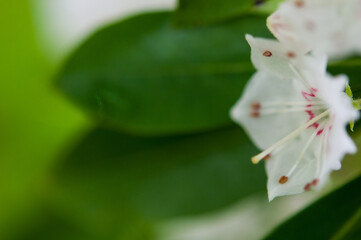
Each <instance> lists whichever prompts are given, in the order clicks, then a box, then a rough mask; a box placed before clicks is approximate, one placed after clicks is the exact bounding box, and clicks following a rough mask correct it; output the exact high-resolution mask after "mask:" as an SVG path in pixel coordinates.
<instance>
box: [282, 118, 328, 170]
mask: <svg viewBox="0 0 361 240" xmlns="http://www.w3.org/2000/svg"><path fill="white" fill-rule="evenodd" d="M321 125H322V126H324V125H325V124H321ZM321 128H322V127H321ZM318 129H319V128H316V130H315V131H314V132H313V133H312V135H311V137H310V138H309V139H308V141H307V142H306V144H305V146H304V147H303V149H302V151H301V153H300V155H299V156H298V158H297V161H296V162H295V163H294V164H293V166H292V168H291V169H290V171H289V172H288V173H287V175H286V176H288V177H290V176H291V175H292V174H293V172H294V171H295V170H296V168H297V167H298V165H299V164H300V162H301V161H302V158H303V156H304V155H305V153H306V151H307V149H308V148H309V147H310V145H311V143H312V141H313V140H314V139H315V137H316V136H317V133H318V132H319V130H318Z"/></svg>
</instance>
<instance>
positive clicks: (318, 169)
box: [315, 127, 331, 178]
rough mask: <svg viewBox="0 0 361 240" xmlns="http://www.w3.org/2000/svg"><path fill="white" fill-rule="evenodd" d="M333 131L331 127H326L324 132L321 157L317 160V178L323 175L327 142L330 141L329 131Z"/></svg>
mask: <svg viewBox="0 0 361 240" xmlns="http://www.w3.org/2000/svg"><path fill="white" fill-rule="evenodd" d="M330 130H331V129H330V128H329V127H324V131H323V134H322V138H321V145H320V153H319V157H318V158H317V165H316V172H315V176H316V178H319V177H320V175H321V171H322V168H321V166H322V163H323V162H324V161H325V159H326V149H327V148H326V146H327V140H328V135H329V131H330Z"/></svg>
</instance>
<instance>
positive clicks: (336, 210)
mask: <svg viewBox="0 0 361 240" xmlns="http://www.w3.org/2000/svg"><path fill="white" fill-rule="evenodd" d="M360 188H361V177H358V178H357V179H355V180H354V181H352V182H350V183H348V184H347V185H345V186H344V187H342V188H340V189H338V190H336V191H335V192H332V193H331V194H329V195H327V196H326V197H324V198H322V199H320V200H319V201H317V202H315V203H314V204H312V205H311V206H310V207H308V208H306V209H305V210H303V211H302V212H300V213H299V214H297V215H296V216H294V217H293V218H291V219H290V220H288V221H286V222H285V223H284V224H282V225H281V226H280V227H279V228H277V229H276V230H275V231H274V232H273V233H272V234H271V235H269V236H268V237H267V238H266V239H267V240H272V239H277V240H281V239H294V240H297V239H302V240H303V239H332V240H339V239H342V240H346V239H350V240H351V239H359V237H360V235H359V234H360V232H361V194H360Z"/></svg>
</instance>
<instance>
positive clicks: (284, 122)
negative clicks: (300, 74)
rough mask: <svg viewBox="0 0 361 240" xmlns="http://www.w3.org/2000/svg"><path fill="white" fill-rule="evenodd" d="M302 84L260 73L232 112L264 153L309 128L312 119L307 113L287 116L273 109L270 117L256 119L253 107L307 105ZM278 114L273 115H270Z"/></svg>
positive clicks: (263, 116) (301, 112) (280, 110)
mask: <svg viewBox="0 0 361 240" xmlns="http://www.w3.org/2000/svg"><path fill="white" fill-rule="evenodd" d="M301 92H302V90H301V89H300V86H299V83H298V82H297V81H296V80H293V79H285V78H280V77H278V76H277V75H273V74H271V73H267V72H264V71H259V72H257V73H256V74H255V75H254V76H253V77H252V78H251V80H250V81H249V82H248V84H247V86H246V88H245V90H244V93H243V96H242V97H241V99H240V100H239V101H238V102H237V103H236V104H235V105H234V107H233V108H232V110H231V117H232V119H233V120H234V121H235V122H237V123H239V124H240V125H242V126H243V127H244V128H245V130H246V131H247V133H248V134H249V136H250V137H251V139H252V140H253V142H254V143H255V144H256V146H257V147H259V148H260V149H265V148H267V147H269V146H271V145H272V144H273V143H275V142H276V141H278V140H280V139H281V138H283V137H285V136H286V135H288V134H289V133H290V132H292V131H293V130H295V129H296V128H298V127H299V126H300V125H303V124H305V122H307V120H308V119H309V116H308V115H307V113H306V112H305V111H303V110H300V111H296V112H287V111H284V112H282V110H284V108H281V109H279V108H278V109H277V108H272V107H269V108H268V109H266V110H265V111H266V114H262V109H260V114H259V116H258V117H255V116H252V111H253V110H252V104H254V103H259V104H260V105H261V107H262V105H264V106H266V105H269V106H270V105H271V106H272V104H273V103H276V104H277V103H285V104H286V103H293V102H304V101H305V99H304V98H303V97H302V94H301ZM272 109H273V110H274V111H275V113H270V111H273V110H272Z"/></svg>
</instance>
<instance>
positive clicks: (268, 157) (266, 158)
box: [262, 154, 271, 161]
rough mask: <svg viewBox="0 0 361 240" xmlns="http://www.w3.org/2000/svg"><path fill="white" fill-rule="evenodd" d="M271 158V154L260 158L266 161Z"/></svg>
mask: <svg viewBox="0 0 361 240" xmlns="http://www.w3.org/2000/svg"><path fill="white" fill-rule="evenodd" d="M270 158H271V154H268V155H267V156H265V157H264V158H263V159H262V160H263V161H267V160H269V159H270Z"/></svg>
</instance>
